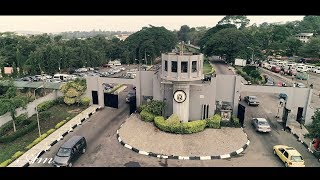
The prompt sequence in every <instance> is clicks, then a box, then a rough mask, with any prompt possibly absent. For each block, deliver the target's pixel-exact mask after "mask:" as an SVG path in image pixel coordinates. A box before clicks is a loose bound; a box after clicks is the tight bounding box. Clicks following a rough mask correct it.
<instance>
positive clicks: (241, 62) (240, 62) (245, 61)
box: [234, 59, 247, 66]
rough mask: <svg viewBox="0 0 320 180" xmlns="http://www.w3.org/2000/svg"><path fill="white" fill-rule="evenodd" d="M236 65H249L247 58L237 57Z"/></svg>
mask: <svg viewBox="0 0 320 180" xmlns="http://www.w3.org/2000/svg"><path fill="white" fill-rule="evenodd" d="M234 65H235V66H246V65H247V60H245V59H235V60H234Z"/></svg>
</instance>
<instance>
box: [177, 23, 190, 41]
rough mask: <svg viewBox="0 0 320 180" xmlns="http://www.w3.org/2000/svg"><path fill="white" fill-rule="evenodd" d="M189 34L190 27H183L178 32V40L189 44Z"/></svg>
mask: <svg viewBox="0 0 320 180" xmlns="http://www.w3.org/2000/svg"><path fill="white" fill-rule="evenodd" d="M189 32H190V27H189V26H188V25H183V26H181V27H180V30H179V31H178V32H177V35H178V40H179V41H184V42H188V40H189V39H190V38H189V34H188V33H189Z"/></svg>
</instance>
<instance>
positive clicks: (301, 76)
mask: <svg viewBox="0 0 320 180" xmlns="http://www.w3.org/2000/svg"><path fill="white" fill-rule="evenodd" d="M308 77H309V75H308V74H307V73H306V72H300V73H298V74H297V75H296V78H297V79H301V80H308Z"/></svg>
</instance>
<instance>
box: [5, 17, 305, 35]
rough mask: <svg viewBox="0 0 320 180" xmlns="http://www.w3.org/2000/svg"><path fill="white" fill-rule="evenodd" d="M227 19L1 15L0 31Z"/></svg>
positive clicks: (132, 28)
mask: <svg viewBox="0 0 320 180" xmlns="http://www.w3.org/2000/svg"><path fill="white" fill-rule="evenodd" d="M223 17H224V16H0V21H1V22H2V23H1V25H0V32H21V31H28V32H37V33H52V34H58V33H62V32H73V31H87V32H88V31H94V30H95V31H99V30H101V31H128V32H136V31H139V30H141V29H142V27H146V26H149V25H153V26H164V27H165V28H166V29H168V30H171V31H173V30H179V29H180V27H181V26H182V25H188V26H189V27H201V26H206V27H207V28H211V27H214V26H215V25H216V24H217V23H218V21H220V20H221V19H222V18H223ZM303 17H304V16H247V18H248V19H249V20H250V23H249V26H250V25H252V24H257V25H260V24H261V23H263V22H267V23H277V22H281V23H285V22H288V21H296V20H298V21H301V20H302V19H303Z"/></svg>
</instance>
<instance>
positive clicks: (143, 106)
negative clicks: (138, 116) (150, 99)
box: [137, 104, 147, 113]
mask: <svg viewBox="0 0 320 180" xmlns="http://www.w3.org/2000/svg"><path fill="white" fill-rule="evenodd" d="M146 107H147V105H145V104H144V105H140V106H138V107H137V111H138V113H141V111H142V110H144V109H145V108H146Z"/></svg>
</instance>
